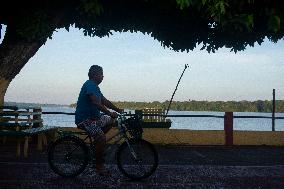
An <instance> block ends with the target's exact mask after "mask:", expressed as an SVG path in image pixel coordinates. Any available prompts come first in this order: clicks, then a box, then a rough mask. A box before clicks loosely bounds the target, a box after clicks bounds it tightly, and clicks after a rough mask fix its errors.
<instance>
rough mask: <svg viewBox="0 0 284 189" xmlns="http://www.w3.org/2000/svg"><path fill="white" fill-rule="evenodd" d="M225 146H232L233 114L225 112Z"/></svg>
mask: <svg viewBox="0 0 284 189" xmlns="http://www.w3.org/2000/svg"><path fill="white" fill-rule="evenodd" d="M224 130H225V145H226V146H231V145H233V112H225V116H224Z"/></svg>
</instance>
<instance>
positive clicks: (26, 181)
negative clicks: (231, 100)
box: [0, 146, 284, 189]
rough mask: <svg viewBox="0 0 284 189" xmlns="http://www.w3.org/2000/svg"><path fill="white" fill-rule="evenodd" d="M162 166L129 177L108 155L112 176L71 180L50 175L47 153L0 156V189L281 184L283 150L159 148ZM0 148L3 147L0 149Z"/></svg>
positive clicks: (88, 173) (283, 181) (283, 184)
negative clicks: (138, 176) (140, 177)
mask: <svg viewBox="0 0 284 189" xmlns="http://www.w3.org/2000/svg"><path fill="white" fill-rule="evenodd" d="M157 149H158V152H159V156H160V164H159V167H158V169H157V171H156V172H155V174H154V175H152V176H151V177H150V178H148V179H146V180H143V181H135V182H134V181H129V180H128V179H127V178H125V177H123V176H122V175H121V173H120V172H119V171H118V169H117V167H116V165H115V164H114V163H113V161H112V158H113V157H112V156H113V154H110V155H109V158H108V160H107V163H108V164H107V166H108V167H109V169H111V170H112V172H113V176H112V177H111V178H106V177H101V176H98V175H96V173H95V172H94V171H93V169H92V168H90V167H88V169H87V170H86V171H85V172H83V173H82V174H81V175H80V176H78V177H77V178H73V179H64V178H62V177H60V176H57V175H56V174H54V173H53V172H52V171H51V170H50V169H49V167H48V165H47V163H46V154H45V153H37V154H35V153H33V154H31V155H30V157H29V158H28V159H24V158H18V159H16V158H13V157H11V156H10V157H9V154H10V153H7V152H6V151H5V150H3V149H2V152H3V153H1V155H0V158H1V159H0V160H1V161H0V188H1V189H2V188H33V189H35V188H52V189H53V188H68V189H70V188H104V189H107V188H135V189H138V188H202V189H203V188H224V189H226V188H230V189H233V188H234V189H235V188H240V189H243V188H277V189H278V188H284V148H276V147H265V146H264V147H230V148H228V147H198V146H195V147H188V146H157ZM0 152H1V150H0Z"/></svg>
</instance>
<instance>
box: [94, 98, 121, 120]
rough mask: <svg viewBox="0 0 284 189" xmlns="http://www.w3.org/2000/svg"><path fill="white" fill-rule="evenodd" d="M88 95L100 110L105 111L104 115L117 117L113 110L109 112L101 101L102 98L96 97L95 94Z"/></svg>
mask: <svg viewBox="0 0 284 189" xmlns="http://www.w3.org/2000/svg"><path fill="white" fill-rule="evenodd" d="M89 96H90V98H91V100H92V103H93V104H95V105H96V106H97V107H98V109H99V110H100V111H101V112H103V113H105V114H106V115H109V116H110V117H112V118H117V114H116V113H115V112H110V111H109V110H108V109H107V108H106V107H105V105H104V104H103V103H102V101H103V100H102V99H101V98H98V97H97V96H95V95H89Z"/></svg>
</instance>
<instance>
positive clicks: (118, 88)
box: [0, 26, 284, 105]
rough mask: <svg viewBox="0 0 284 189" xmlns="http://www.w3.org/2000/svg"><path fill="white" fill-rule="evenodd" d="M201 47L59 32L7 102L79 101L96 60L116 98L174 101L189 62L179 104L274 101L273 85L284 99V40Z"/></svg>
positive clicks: (138, 36) (133, 36)
mask: <svg viewBox="0 0 284 189" xmlns="http://www.w3.org/2000/svg"><path fill="white" fill-rule="evenodd" d="M5 29H6V27H5V26H4V29H2V31H1V36H2V39H3V36H4V34H5ZM2 39H1V40H0V43H1V42H2ZM200 48H201V46H198V47H197V48H196V49H194V50H193V51H190V52H188V53H187V52H176V51H173V50H170V49H168V48H164V47H162V46H161V43H160V42H159V41H157V40H154V39H153V38H152V37H150V36H149V35H144V34H142V33H140V32H138V33H130V32H126V33H113V35H111V36H110V37H103V38H99V37H87V36H84V34H83V31H82V30H78V29H76V28H71V29H70V31H69V32H68V31H66V30H65V29H59V30H57V31H56V32H54V34H53V37H52V39H49V40H48V41H47V42H46V44H45V45H43V46H42V47H41V48H40V49H39V51H38V52H37V53H36V54H35V56H33V57H32V58H31V59H30V60H29V61H28V63H27V64H26V65H25V66H24V68H23V69H22V70H21V72H20V73H19V74H18V75H17V76H16V77H15V79H13V80H12V82H11V84H10V86H9V88H8V90H7V92H6V95H5V101H12V102H32V103H49V104H67V105H68V104H71V103H75V102H76V101H77V98H78V94H79V92H80V88H81V86H82V84H83V83H84V82H85V81H86V80H87V79H88V76H87V73H88V69H89V67H90V66H91V65H93V64H97V65H100V66H102V67H103V69H104V81H103V82H102V83H101V84H100V88H101V91H102V92H103V94H104V96H105V97H106V98H108V99H109V100H111V101H143V102H152V101H161V102H163V101H165V100H170V98H171V96H172V93H173V91H174V89H175V87H176V84H177V81H178V79H179V77H180V75H181V73H182V71H183V69H184V65H185V64H188V65H189V68H188V69H187V70H186V71H185V73H184V76H183V77H182V79H181V82H180V84H179V86H178V89H177V92H176V94H175V96H174V100H176V101H188V100H207V101H241V100H249V101H254V100H271V99H272V90H273V89H276V99H279V100H283V99H284V53H283V52H284V40H283V39H282V40H281V41H279V42H278V43H272V42H270V41H269V40H265V42H264V43H263V44H262V45H261V46H259V45H258V44H256V45H255V46H254V47H247V49H246V50H245V51H240V52H237V53H234V52H230V49H227V48H222V49H220V50H218V51H217V52H216V53H208V52H207V51H205V50H200Z"/></svg>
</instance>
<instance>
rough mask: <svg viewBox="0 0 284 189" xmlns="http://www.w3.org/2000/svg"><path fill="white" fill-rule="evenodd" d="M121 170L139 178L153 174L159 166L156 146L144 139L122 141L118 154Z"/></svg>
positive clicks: (127, 174)
mask: <svg viewBox="0 0 284 189" xmlns="http://www.w3.org/2000/svg"><path fill="white" fill-rule="evenodd" d="M116 160H117V165H118V168H119V170H120V171H121V172H122V174H124V175H125V176H127V177H129V178H131V179H134V180H139V179H143V178H147V177H149V176H151V175H152V174H153V173H154V172H155V170H156V169H157V166H158V153H157V151H156V149H155V148H154V146H153V145H152V144H151V143H149V142H147V141H145V140H143V139H131V140H129V145H128V143H127V142H124V143H122V144H121V145H120V146H119V148H118V150H117V154H116Z"/></svg>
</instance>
